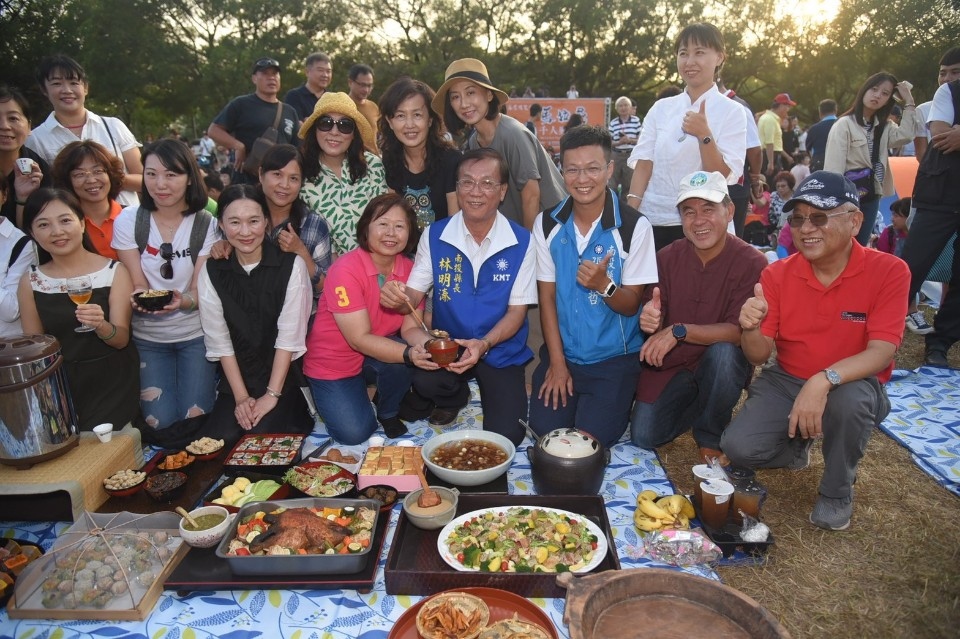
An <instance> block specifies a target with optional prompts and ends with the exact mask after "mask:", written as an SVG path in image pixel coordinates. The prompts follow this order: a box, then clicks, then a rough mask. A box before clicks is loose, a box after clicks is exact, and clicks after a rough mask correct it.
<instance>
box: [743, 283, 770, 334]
mask: <svg viewBox="0 0 960 639" xmlns="http://www.w3.org/2000/svg"><path fill="white" fill-rule="evenodd" d="M767 310H768V306H767V300H766V299H765V298H764V297H763V287H762V286H760V283H759V282H758V283H757V284H754V286H753V297H751V298H749V299H748V300H747V301H746V302H744V303H743V308H741V309H740V328H742V329H743V330H745V331H752V330H755V329H757V328H760V323H761V322H763V318H765V317H766V316H767Z"/></svg>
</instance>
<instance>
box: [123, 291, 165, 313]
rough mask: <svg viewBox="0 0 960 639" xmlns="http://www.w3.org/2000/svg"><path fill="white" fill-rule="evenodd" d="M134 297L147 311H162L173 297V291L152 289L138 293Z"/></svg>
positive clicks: (138, 304)
mask: <svg viewBox="0 0 960 639" xmlns="http://www.w3.org/2000/svg"><path fill="white" fill-rule="evenodd" d="M133 299H134V300H135V301H136V302H137V306H139V307H140V308H142V309H143V310H145V311H160V310H163V307H164V306H166V305H167V304H169V303H170V300H172V299H173V291H165V290H157V289H151V290H149V291H141V292H140V293H137V294H136V295H134V296H133Z"/></svg>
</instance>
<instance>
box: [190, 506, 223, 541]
mask: <svg viewBox="0 0 960 639" xmlns="http://www.w3.org/2000/svg"><path fill="white" fill-rule="evenodd" d="M190 517H191V518H192V519H193V520H194V521H195V522H196V523H197V525H196V526H193V525H192V524H191V523H190V522H188V521H187V518H186V517H184V518H183V519H181V520H180V538H181V539H183V541H184V542H186V544H187V545H188V546H193V547H194V548H212V547H213V546H216V545H217V544H218V543H220V540H221V539H223V536H224V535H225V534H226V533H227V530H228V529H229V528H230V522H231V521H232V518H231V516H230V513H229V512H227V509H226V508H224V507H223V506H204V507H202V508H197V509H195V510H191V511H190Z"/></svg>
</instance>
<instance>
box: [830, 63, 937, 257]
mask: <svg viewBox="0 0 960 639" xmlns="http://www.w3.org/2000/svg"><path fill="white" fill-rule="evenodd" d="M911 88H912V85H911V84H910V83H909V82H906V81H904V82H897V78H896V77H894V76H893V75H891V74H889V73H886V72H884V71H881V72H880V73H874V74H873V75H871V76H870V77H869V78H867V81H866V82H864V83H863V86H861V87H860V90H859V91H858V92H857V97H855V98H854V100H853V104H851V105H850V108H849V109H847V112H846V113H844V114H843V115H841V116H840V117H839V118H838V119H837V121H836V123H835V124H834V125H833V127H832V128H831V129H830V134H829V135H828V136H827V150H826V152H825V155H824V160H823V169H824V170H825V171H831V172H833V173H840V174H841V175H846V176H847V177H848V178H850V179H851V181H853V182H854V183H856V185H857V189H858V191H860V210H861V211H863V224H861V226H860V231H859V232H858V233H857V241H858V242H860V244H861V245H862V246H867V243H868V242H869V241H870V235H871V234H872V233H873V227H874V225H875V224H876V223H877V212H878V211H879V210H880V198H881V197H886V196H888V195H893V192H894V185H893V175H891V174H890V162H889V161H888V159H887V158H888V156H889V149H899V148H900V147H902V146H904V145H905V144H907V143H909V142H912V141H913V138H914V137H915V136H917V135H920V134H921V133H922V132H923V129H924V127H923V124H922V123H921V122H920V121H919V119H918V118H917V105H916V100H914V99H913V94H912V93H910V89H911ZM894 96H899V97H900V98H901V99H902V100H903V101H904V105H903V118H902V119H901V120H900V125H899V126H897V124H896V123H894V122H891V121H890V119H889V118H890V112H891V111H892V110H893V106H894ZM857 177H861V179H860V180H857V179H856V178H857Z"/></svg>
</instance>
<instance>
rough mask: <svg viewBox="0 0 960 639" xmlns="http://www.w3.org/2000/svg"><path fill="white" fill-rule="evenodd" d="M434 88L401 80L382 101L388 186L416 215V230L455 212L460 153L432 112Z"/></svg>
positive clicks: (382, 155) (391, 87)
mask: <svg viewBox="0 0 960 639" xmlns="http://www.w3.org/2000/svg"><path fill="white" fill-rule="evenodd" d="M435 95H436V94H435V93H434V91H433V89H431V88H430V87H429V86H427V85H426V84H424V83H423V82H420V81H419V80H413V79H411V78H401V79H399V80H397V81H396V82H394V83H393V84H391V85H390V86H389V87H387V90H386V91H384V92H383V96H382V97H381V98H380V113H381V117H380V151H381V158H382V159H383V167H384V169H385V170H386V174H387V186H389V187H390V189H391V190H392V191H393V192H394V193H399V194H400V195H402V196H404V197H405V198H406V200H407V201H408V202H410V204H411V205H412V206H413V210H414V211H416V213H417V227H418V228H419V230H421V231H422V230H423V229H425V228H426V227H427V226H429V225H430V224H431V223H432V222H435V221H437V220H442V219H443V218H445V217H447V216H449V215H452V214H453V213H456V212H457V211H458V210H459V209H460V206H459V205H458V204H457V164H458V163H459V162H460V152H459V151H458V150H457V149H455V148H454V147H453V144H451V143H450V142H449V141H447V139H446V138H445V137H444V136H443V122H442V121H441V118H440V117H439V116H437V115H435V114H434V112H433V111H432V110H431V109H430V103H431V102H432V101H433V98H434V96H435Z"/></svg>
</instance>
